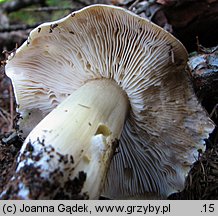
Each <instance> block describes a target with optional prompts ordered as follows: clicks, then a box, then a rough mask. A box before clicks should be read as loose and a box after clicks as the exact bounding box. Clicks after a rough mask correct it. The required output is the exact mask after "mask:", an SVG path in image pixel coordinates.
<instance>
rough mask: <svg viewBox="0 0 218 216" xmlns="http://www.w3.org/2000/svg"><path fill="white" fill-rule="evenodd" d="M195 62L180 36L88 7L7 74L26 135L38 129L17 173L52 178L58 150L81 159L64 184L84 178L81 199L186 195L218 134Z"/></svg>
mask: <svg viewBox="0 0 218 216" xmlns="http://www.w3.org/2000/svg"><path fill="white" fill-rule="evenodd" d="M54 26H55V28H54ZM52 27H53V28H52ZM39 29H40V31H39ZM186 61H187V52H186V50H185V48H184V47H183V45H182V44H181V43H180V42H179V41H178V40H177V39H176V38H174V37H173V36H172V35H171V34H169V33H168V32H166V31H164V30H163V29H161V28H160V27H158V26H156V25H154V24H153V23H151V22H149V21H148V20H145V19H143V18H140V17H138V16H136V15H134V14H133V13H131V12H129V11H127V10H124V9H121V8H118V7H114V6H105V5H94V6H91V7H86V8H84V9H82V10H80V11H77V12H75V13H73V14H71V15H69V16H67V17H65V18H63V19H61V20H58V21H56V22H52V23H45V24H42V25H40V26H39V27H38V28H36V29H34V30H33V31H32V32H31V33H30V36H29V39H28V40H27V41H26V42H25V43H24V44H23V45H22V46H21V47H20V48H19V49H18V50H17V52H16V55H15V56H14V57H13V58H12V59H10V60H9V61H8V63H7V65H6V73H7V75H8V76H9V77H10V78H11V79H12V82H13V86H14V90H15V95H16V100H17V103H18V104H19V112H20V113H21V116H22V117H23V120H22V122H21V123H20V127H21V129H22V130H23V132H24V134H25V135H27V134H28V133H29V132H30V131H31V130H32V129H33V128H34V127H35V126H36V125H37V126H36V127H35V128H34V129H33V130H32V131H31V132H30V134H29V135H28V136H27V138H26V141H25V142H24V145H23V147H22V150H21V153H20V156H19V157H18V163H19V165H18V168H17V172H18V173H19V170H20V169H21V168H23V167H24V166H28V165H31V166H33V167H37V169H39V170H40V172H41V175H40V176H41V177H42V176H43V178H45V179H49V175H50V174H51V172H52V173H53V172H54V170H55V168H56V167H57V166H60V165H59V164H58V163H59V160H57V159H54V158H57V157H55V156H53V157H52V158H53V159H52V160H48V156H46V155H44V154H45V153H44V152H45V151H43V148H48V147H49V146H50V147H51V148H54V149H55V151H56V152H58V154H61V155H66V154H68V155H70V156H71V157H72V158H73V165H72V167H73V168H72V167H71V168H72V169H70V167H68V168H67V170H68V171H67V172H68V174H69V175H67V176H66V175H65V174H63V176H64V177H63V178H65V179H66V178H67V179H75V178H77V177H78V175H79V174H78V173H81V172H83V173H85V178H83V180H84V179H85V180H84V184H83V186H82V188H81V191H79V193H82V194H87V195H88V196H89V198H90V199H93V198H98V196H99V195H100V194H101V193H103V194H104V195H105V196H108V197H110V198H134V197H143V198H157V197H159V198H165V197H166V196H168V195H169V194H170V193H172V192H174V191H177V190H181V189H182V188H183V185H184V180H185V177H186V174H187V172H188V171H189V168H190V165H191V164H192V163H193V162H194V161H195V158H196V155H197V154H198V151H197V150H198V149H199V148H200V149H204V139H205V138H207V137H208V134H209V133H210V132H211V131H212V129H213V123H212V122H211V121H210V119H209V118H208V117H207V115H206V113H205V111H204V110H203V109H202V107H201V106H200V104H199V103H198V101H197V99H196V97H195V95H194V92H193V89H192V87H191V85H190V82H189V79H188V75H187V74H186V72H185V65H186ZM59 104H60V105H59ZM48 113H49V114H48ZM47 114H48V115H47ZM42 119H43V120H42ZM40 120H42V121H41V122H40V123H39V124H37V123H38V122H39V121H40ZM117 140H119V141H118V142H117ZM29 143H31V145H32V146H33V148H31V151H32V153H31V155H32V157H31V159H29V160H28V155H29V154H26V152H27V146H29ZM42 143H43V144H42ZM117 143H118V144H117ZM49 152H50V151H49ZM39 153H40V158H39V157H36V155H38V154H39ZM25 155H26V156H27V157H26V158H25V157H24V156H25ZM33 156H34V157H33ZM36 158H37V159H36ZM37 160H38V161H37ZM64 164H65V163H64ZM64 164H62V165H61V167H63V172H64V170H66V167H64V166H65V165H64ZM66 164H67V165H66V166H70V165H69V163H67V162H66ZM69 170H70V171H69ZM107 171H108V173H107ZM69 172H70V173H69ZM106 173H107V178H106V180H105V177H106ZM104 182H105V183H104ZM103 185H104V189H103ZM29 187H31V186H30V185H29V184H28V185H25V181H23V182H22V185H21V186H20V191H19V194H21V197H23V198H30V196H29V192H28V189H29ZM22 190H23V192H22Z"/></svg>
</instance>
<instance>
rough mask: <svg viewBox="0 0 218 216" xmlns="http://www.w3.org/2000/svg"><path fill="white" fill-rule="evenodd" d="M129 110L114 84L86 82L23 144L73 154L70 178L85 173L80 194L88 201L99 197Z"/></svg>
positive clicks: (125, 100) (125, 99) (121, 93)
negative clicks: (29, 143)
mask: <svg viewBox="0 0 218 216" xmlns="http://www.w3.org/2000/svg"><path fill="white" fill-rule="evenodd" d="M128 108H129V102H128V99H127V96H126V95H125V93H124V92H123V90H122V89H121V88H120V87H119V86H118V85H117V84H116V83H115V82H114V81H112V80H107V79H101V80H92V81H89V82H87V83H86V84H84V85H83V86H82V87H80V88H79V89H78V90H77V91H75V92H74V93H73V94H71V95H70V96H69V97H68V98H67V99H66V100H65V101H63V102H62V103H61V104H60V105H59V106H58V107H57V108H55V109H54V110H53V111H52V112H51V113H50V114H48V115H47V116H46V117H45V118H44V119H43V120H42V121H41V122H40V123H39V124H38V125H37V126H36V127H35V128H34V129H33V130H32V132H31V133H30V134H29V136H28V137H27V138H26V141H25V144H26V143H28V142H29V141H30V142H31V143H34V142H36V140H44V144H45V145H51V146H52V147H54V148H55V150H56V151H57V152H59V153H61V154H69V155H72V156H73V159H74V168H75V169H74V171H73V175H72V177H74V176H75V175H77V173H78V172H80V171H83V172H85V173H86V176H87V179H86V181H85V183H84V186H83V190H82V191H83V192H87V193H88V195H89V197H90V199H94V198H98V196H99V193H100V191H101V188H102V183H103V181H104V178H105V176H106V172H107V169H108V167H109V164H110V160H111V157H112V155H113V153H114V149H115V145H113V143H115V141H116V139H119V138H120V135H121V132H122V128H123V125H124V122H125V118H126V115H127V112H128ZM25 144H24V146H23V147H22V149H23V151H24V150H25ZM44 162H45V161H44ZM44 162H43V163H44ZM43 166H45V165H43Z"/></svg>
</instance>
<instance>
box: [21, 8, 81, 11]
mask: <svg viewBox="0 0 218 216" xmlns="http://www.w3.org/2000/svg"><path fill="white" fill-rule="evenodd" d="M78 9H81V7H79V8H75V7H39V8H24V9H22V11H25V12H51V11H61V10H70V11H74V10H78Z"/></svg>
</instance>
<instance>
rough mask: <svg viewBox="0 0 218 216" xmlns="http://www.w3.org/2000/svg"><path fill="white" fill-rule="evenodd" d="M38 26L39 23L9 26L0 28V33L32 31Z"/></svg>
mask: <svg viewBox="0 0 218 216" xmlns="http://www.w3.org/2000/svg"><path fill="white" fill-rule="evenodd" d="M37 26H39V23H37V24H33V25H24V24H23V25H11V26H8V27H0V32H1V33H3V32H11V31H18V30H27V29H33V28H36V27H37Z"/></svg>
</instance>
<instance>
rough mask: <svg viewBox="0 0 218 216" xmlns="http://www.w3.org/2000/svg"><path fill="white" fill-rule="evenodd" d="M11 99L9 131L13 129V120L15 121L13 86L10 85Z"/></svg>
mask: <svg viewBox="0 0 218 216" xmlns="http://www.w3.org/2000/svg"><path fill="white" fill-rule="evenodd" d="M9 98H10V115H11V117H10V125H9V131H10V130H11V129H12V128H13V126H14V124H13V122H14V121H13V120H14V97H13V89H12V85H9Z"/></svg>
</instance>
